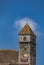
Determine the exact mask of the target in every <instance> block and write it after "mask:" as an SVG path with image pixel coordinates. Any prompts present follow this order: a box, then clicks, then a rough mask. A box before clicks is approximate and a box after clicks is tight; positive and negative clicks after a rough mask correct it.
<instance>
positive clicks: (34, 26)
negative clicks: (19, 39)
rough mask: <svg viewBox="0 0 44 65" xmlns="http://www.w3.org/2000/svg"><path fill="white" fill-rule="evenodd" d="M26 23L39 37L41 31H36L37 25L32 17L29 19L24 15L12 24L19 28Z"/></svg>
mask: <svg viewBox="0 0 44 65" xmlns="http://www.w3.org/2000/svg"><path fill="white" fill-rule="evenodd" d="M26 23H28V24H29V26H30V27H31V29H32V30H33V31H34V33H35V34H36V35H37V36H39V37H40V35H41V33H40V32H39V31H38V28H39V25H38V24H37V23H36V22H35V21H33V20H32V19H29V18H27V17H25V18H23V19H19V20H17V21H15V23H14V26H15V27H16V28H19V29H21V28H22V27H23V26H24V25H25V24H26Z"/></svg>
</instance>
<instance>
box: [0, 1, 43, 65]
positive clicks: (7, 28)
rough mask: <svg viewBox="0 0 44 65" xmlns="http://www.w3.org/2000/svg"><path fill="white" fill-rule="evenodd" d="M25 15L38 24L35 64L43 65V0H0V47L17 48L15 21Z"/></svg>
mask: <svg viewBox="0 0 44 65" xmlns="http://www.w3.org/2000/svg"><path fill="white" fill-rule="evenodd" d="M26 17H27V18H29V19H31V20H33V21H34V22H35V23H36V24H38V27H36V28H37V30H36V31H38V32H39V33H40V36H39V35H37V42H36V44H37V47H36V48H37V49H36V54H37V57H36V58H37V61H36V65H44V0H0V49H13V50H18V32H19V30H20V28H19V26H20V25H19V26H17V27H18V28H16V25H15V23H16V22H17V21H19V20H23V19H25V18H26Z"/></svg>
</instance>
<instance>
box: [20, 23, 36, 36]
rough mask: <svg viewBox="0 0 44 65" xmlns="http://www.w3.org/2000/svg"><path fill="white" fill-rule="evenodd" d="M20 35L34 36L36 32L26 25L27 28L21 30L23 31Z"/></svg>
mask: <svg viewBox="0 0 44 65" xmlns="http://www.w3.org/2000/svg"><path fill="white" fill-rule="evenodd" d="M19 35H34V36H35V34H34V32H33V31H32V29H31V28H30V26H29V25H28V24H27V23H26V24H25V26H24V27H23V28H22V29H21V31H20V32H19Z"/></svg>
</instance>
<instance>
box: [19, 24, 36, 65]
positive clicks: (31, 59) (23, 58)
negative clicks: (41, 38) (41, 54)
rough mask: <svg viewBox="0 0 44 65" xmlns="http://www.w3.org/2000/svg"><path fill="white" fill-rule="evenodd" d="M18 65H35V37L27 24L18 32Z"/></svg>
mask: <svg viewBox="0 0 44 65" xmlns="http://www.w3.org/2000/svg"><path fill="white" fill-rule="evenodd" d="M19 65H36V36H35V34H34V32H33V31H32V29H31V28H30V26H29V25H28V24H27V23H26V24H25V26H24V27H23V28H22V29H21V31H20V32H19Z"/></svg>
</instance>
